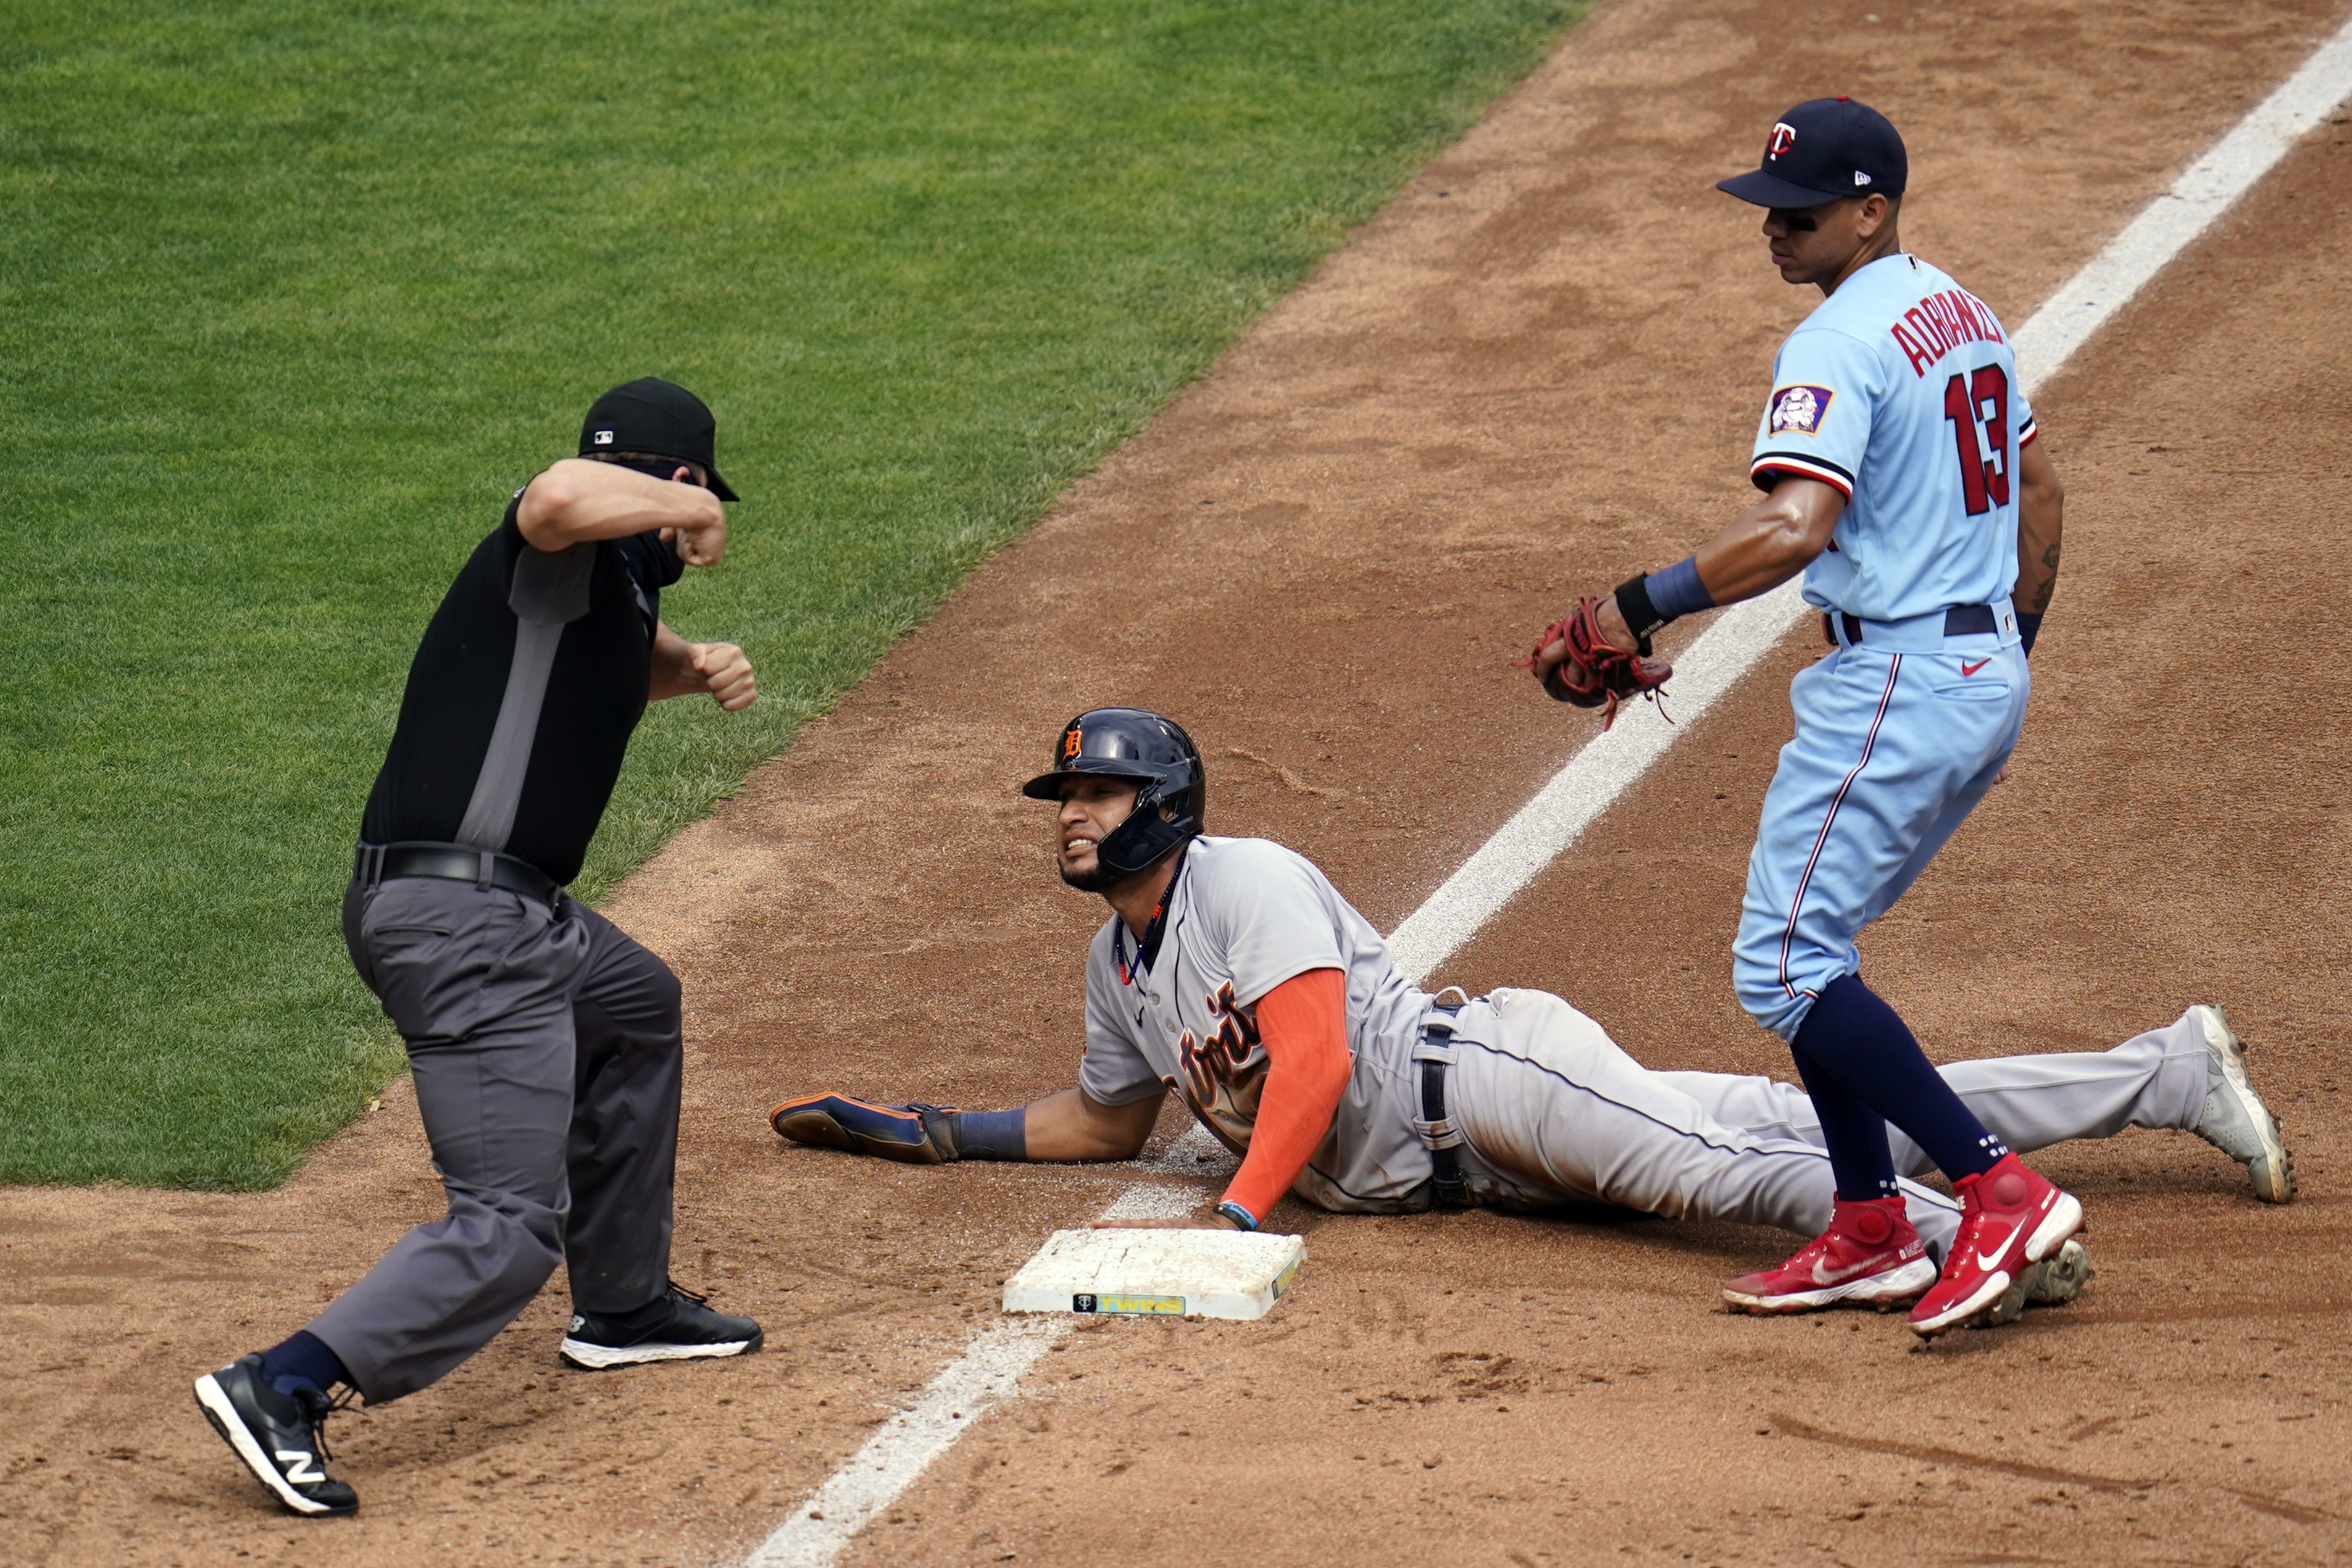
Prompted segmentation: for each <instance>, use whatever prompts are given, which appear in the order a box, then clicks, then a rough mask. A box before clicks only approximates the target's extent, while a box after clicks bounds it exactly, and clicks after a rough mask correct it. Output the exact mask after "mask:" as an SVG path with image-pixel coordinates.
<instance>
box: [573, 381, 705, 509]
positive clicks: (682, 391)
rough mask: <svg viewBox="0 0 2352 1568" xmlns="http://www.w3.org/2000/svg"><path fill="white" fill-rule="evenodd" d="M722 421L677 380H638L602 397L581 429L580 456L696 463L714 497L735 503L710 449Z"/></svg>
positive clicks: (589, 413)
mask: <svg viewBox="0 0 2352 1568" xmlns="http://www.w3.org/2000/svg"><path fill="white" fill-rule="evenodd" d="M718 434H719V421H718V420H717V419H715V418H713V417H712V416H711V413H710V410H709V407H708V406H707V405H705V404H704V403H703V401H702V399H700V398H699V397H697V396H695V395H694V394H692V393H690V392H688V391H687V389H686V388H684V387H682V386H680V385H678V384H677V383H676V382H674V381H664V380H662V379H661V378H660V377H659V376H655V375H646V376H639V377H638V378H637V379H636V380H635V381H632V382H628V383H626V384H624V385H620V386H616V387H614V388H613V390H612V391H610V392H608V393H606V394H605V395H604V396H602V397H600V398H598V399H597V400H596V402H595V404H594V405H593V406H592V407H591V408H590V409H589V410H588V417H587V418H586V419H585V420H584V421H583V422H582V424H581V426H580V455H581V456H582V457H583V458H593V457H595V456H596V455H597V454H598V453H600V452H646V453H650V454H651V455H653V456H654V457H656V458H676V459H677V461H679V462H681V463H694V464H698V465H699V466H700V468H702V471H703V472H704V473H707V474H709V476H710V493H711V494H712V495H715V496H717V497H718V498H719V500H738V499H739V498H738V497H737V496H736V494H735V491H734V489H733V487H731V486H730V485H729V484H728V482H727V481H726V480H725V479H720V478H719V462H718V459H717V458H716V457H714V456H713V455H712V447H713V444H714V443H715V442H716V440H717V438H718Z"/></svg>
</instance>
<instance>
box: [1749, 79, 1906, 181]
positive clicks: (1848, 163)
mask: <svg viewBox="0 0 2352 1568" xmlns="http://www.w3.org/2000/svg"><path fill="white" fill-rule="evenodd" d="M1910 174H1911V160H1910V159H1909V158H1908V157H1907V156H1906V155H1905V153H1904V151H1903V138H1902V137H1900V136H1897V135H1896V134H1895V127H1894V126H1893V125H1891V124H1889V123H1887V119H1886V116H1885V115H1884V114H1881V113H1879V112H1878V110H1874V109H1873V108H1871V107H1870V105H1868V104H1866V103H1856V102H1855V101H1854V100H1852V99H1850V98H1817V99H1814V100H1812V101H1811V103H1801V104H1799V105H1797V107H1796V108H1794V109H1792V110H1789V112H1788V113H1786V114H1784V115H1782V116H1780V119H1779V120H1778V121H1775V122H1774V124H1773V126H1772V133H1771V135H1769V136H1768V137H1766V138H1765V140H1764V166H1763V167H1762V168H1760V169H1758V170H1756V171H1755V172H1754V173H1753V174H1734V175H1732V176H1731V178H1729V179H1727V180H1717V182H1716V183H1715V188H1716V189H1717V190H1718V191H1724V192H1727V193H1728V194H1729V195H1735V196H1738V198H1739V199H1740V200H1741V201H1743V202H1753V203H1754V204H1755V205H1758V206H1759V207H1817V206H1819V205H1822V203H1823V202H1833V201H1836V200H1837V199H1839V198H1840V197H1841V196H1866V195H1870V194H1871V193H1872V192H1873V191H1875V192H1877V193H1878V194H1879V195H1884V196H1899V195H1902V194H1903V187H1904V184H1906V182H1907V181H1908V179H1909V177H1910Z"/></svg>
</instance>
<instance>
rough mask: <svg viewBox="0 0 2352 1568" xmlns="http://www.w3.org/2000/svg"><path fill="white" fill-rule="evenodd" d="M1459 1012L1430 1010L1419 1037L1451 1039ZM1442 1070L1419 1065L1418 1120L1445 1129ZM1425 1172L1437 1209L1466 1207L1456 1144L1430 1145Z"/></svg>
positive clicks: (1455, 1008) (1443, 1008)
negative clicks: (1429, 1177) (1419, 1093)
mask: <svg viewBox="0 0 2352 1568" xmlns="http://www.w3.org/2000/svg"><path fill="white" fill-rule="evenodd" d="M1461 1011H1462V1008H1461V1006H1460V1005H1453V1006H1448V1005H1445V1004H1444V1003H1443V1002H1440V1003H1438V1004H1436V1005H1433V1007H1431V1008H1430V1011H1429V1021H1428V1022H1427V1023H1425V1024H1423V1026H1421V1035H1422V1038H1423V1039H1428V1038H1429V1037H1432V1036H1437V1037H1441V1038H1445V1039H1451V1038H1452V1037H1453V1036H1454V1016H1455V1015H1456V1014H1458V1013H1460V1012H1461ZM1445 1068H1446V1064H1445V1063H1444V1062H1442V1061H1429V1060H1423V1063H1422V1064H1421V1119H1422V1120H1423V1121H1426V1122H1428V1123H1430V1124H1431V1125H1432V1126H1433V1127H1441V1128H1442V1127H1444V1126H1445ZM1448 1131H1451V1130H1450V1129H1449V1130H1448ZM1429 1169H1430V1176H1431V1178H1432V1180H1431V1185H1432V1188H1433V1193H1434V1195H1435V1197H1436V1199H1437V1206H1438V1207H1440V1208H1449V1209H1460V1208H1468V1207H1469V1206H1470V1189H1469V1187H1468V1185H1467V1184H1465V1182H1464V1181H1463V1180H1462V1150H1461V1147H1460V1145H1459V1144H1458V1143H1447V1144H1446V1145H1445V1146H1444V1147H1443V1148H1440V1147H1438V1146H1436V1145H1435V1144H1432V1145H1431V1147H1430V1151H1429Z"/></svg>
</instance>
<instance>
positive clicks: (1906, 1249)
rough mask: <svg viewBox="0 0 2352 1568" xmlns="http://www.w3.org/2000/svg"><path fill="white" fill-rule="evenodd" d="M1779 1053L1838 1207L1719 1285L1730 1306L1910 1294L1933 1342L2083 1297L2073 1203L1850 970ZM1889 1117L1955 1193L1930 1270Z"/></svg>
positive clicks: (1915, 1322) (1801, 1304)
mask: <svg viewBox="0 0 2352 1568" xmlns="http://www.w3.org/2000/svg"><path fill="white" fill-rule="evenodd" d="M1790 1051H1791V1052H1792V1054H1793V1055H1794V1056H1795V1058H1796V1063H1797V1071H1798V1074H1799V1076H1800V1077H1801V1078H1802V1079H1804V1082H1805V1089H1806V1092H1807V1093H1808V1094H1809V1095H1810V1096H1811V1099H1812V1101H1813V1109H1814V1110H1815V1112H1816V1113H1817V1114H1818V1115H1819V1116H1820V1117H1821V1121H1822V1141H1823V1142H1825V1143H1826V1144H1827V1145H1828V1147H1829V1154H1830V1168H1831V1171H1832V1173H1833V1175H1834V1177H1835V1179H1836V1182H1837V1203H1836V1206H1835V1208H1834V1209H1833V1210H1832V1216H1831V1220H1830V1227H1829V1229H1828V1230H1826V1231H1824V1232H1823V1233H1822V1235H1821V1236H1819V1237H1816V1238H1814V1239H1813V1240H1812V1241H1811V1242H1809V1243H1807V1244H1806V1245H1805V1246H1804V1247H1801V1248H1800V1249H1798V1251H1797V1252H1796V1254H1795V1255H1794V1256H1792V1257H1791V1258H1790V1259H1789V1260H1788V1261H1787V1262H1786V1263H1783V1264H1782V1265H1780V1268H1773V1269H1766V1270H1763V1271H1761V1272H1759V1273H1756V1274H1747V1275H1742V1276H1741V1277H1740V1278H1738V1279H1733V1280H1729V1281H1727V1283H1726V1284H1725V1285H1724V1287H1723V1295H1724V1300H1726V1301H1727V1303H1729V1304H1730V1305H1731V1306H1733V1307H1735V1308H1738V1309H1741V1310H1747V1311H1752V1312H1801V1311H1809V1310H1812V1309H1814V1308H1817V1307H1826V1306H1833V1305H1836V1304H1838V1303H1840V1302H1845V1301H1854V1302H1864V1303H1868V1304H1871V1305H1874V1306H1879V1307H1882V1308H1883V1307H1887V1306H1892V1305H1894V1304H1895V1303H1896V1302H1898V1301H1902V1300H1909V1299H1910V1298H1911V1297H1913V1296H1917V1297H1918V1298H1919V1300H1918V1302H1917V1304H1916V1306H1914V1307H1913V1309H1912V1311H1911V1327H1912V1329H1913V1330H1914V1331H1916V1332H1917V1333H1919V1334H1921V1335H1922V1336H1926V1337H1933V1336H1934V1335H1937V1334H1940V1333H1943V1332H1945V1331H1948V1330H1950V1329H1955V1328H1960V1327H1963V1326H1969V1327H1981V1326H1986V1325H1990V1324H1994V1323H2004V1322H2008V1321H2011V1319H2013V1318H2015V1317H2016V1316H2017V1315H2018V1314H2019V1313H2020V1312H2021V1311H2022V1310H2024V1308H2025V1304H2026V1303H2027V1302H2028V1301H2042V1302H2059V1301H2071V1300H2074V1298H2075V1297H2076V1296H2077V1295H2079V1294H2081V1292H2082V1289H2083V1285H2084V1281H2086V1280H2087V1279H2089V1278H2090V1276H2091V1268H2090V1260H2089V1258H2088V1255H2087V1254H2085V1252H2084V1249H2083V1246H2082V1244H2081V1243H2080V1242H2078V1241H2075V1240H2074V1236H2075V1235H2076V1233H2077V1232H2079V1231H2080V1230H2081V1229H2082V1228H2083V1205H2081V1204H2080V1203H2078V1202H2077V1201H2076V1200H2075V1199H2074V1197H2073V1196H2072V1195H2070V1194H2067V1193H2064V1192H2062V1191H2061V1190H2059V1188H2058V1187H2056V1186H2055V1185H2053V1184H2051V1183H2050V1182H2049V1181H2047V1180H2045V1179H2043V1178H2042V1176H2041V1175H2039V1174H2037V1173H2034V1172H2033V1171H2032V1170H2029V1169H2028V1168H2027V1167H2026V1165H2025V1164H2024V1163H2023V1162H2021V1161H2020V1160H2019V1159H2018V1157H2017V1156H2016V1155H2015V1154H2014V1153H2012V1152H2010V1149H2009V1147H2008V1145H2006V1144H2005V1143H2003V1142H2001V1141H2000V1139H1998V1138H1996V1137H1994V1136H1993V1135H1992V1134H1991V1133H1990V1132H1989V1131H1986V1130H1985V1128H1984V1124H1983V1123H1981V1122H1979V1121H1978V1120H1977V1119H1976V1117H1975V1116H1974V1115H1972V1114H1971V1113H1970V1112H1969V1109H1968V1107H1967V1106H1965V1105H1963V1104H1962V1103H1961V1102H1960V1098H1959V1096H1958V1095H1957V1094H1955V1093H1953V1092H1952V1089H1951V1086H1950V1085H1949V1084H1947V1083H1946V1082H1945V1081H1944V1080H1943V1079H1942V1077H1941V1076H1940V1075H1938V1074H1937V1071H1936V1069H1935V1068H1934V1067H1932V1066H1931V1065H1929V1063H1928V1061H1927V1053H1925V1052H1924V1051H1922V1050H1920V1048H1919V1043H1918V1041H1917V1040H1916V1039H1915V1038H1913V1037H1912V1034H1911V1031H1910V1029H1909V1028H1908V1027H1907V1026H1905V1024H1904V1022H1903V1020H1902V1018H1901V1017H1900V1016H1898V1015H1897V1014H1896V1013H1895V1009H1894V1008H1892V1007H1890V1006H1888V1005H1886V1004H1885V1001H1883V1000H1881V999H1880V997H1879V996H1878V995H1877V994H1876V993H1874V992H1873V991H1872V990H1871V989H1870V987H1869V986H1867V985H1864V984H1863V983H1862V979H1861V977H1860V976H1859V975H1853V974H1846V975H1841V976H1839V977H1838V978H1837V979H1836V980H1833V981H1832V982H1831V983H1830V984H1827V985H1825V986H1823V987H1822V994H1821V995H1820V996H1819V997H1817V998H1816V999H1815V1000H1814V1003H1813V1005H1812V1007H1811V1010H1810V1011H1808V1012H1807V1013H1806V1015H1805V1021H1804V1023H1803V1024H1802V1025H1801V1026H1800V1027H1799V1028H1798V1030H1797V1036H1796V1038H1795V1039H1793V1040H1791V1041H1790ZM1890 1112H1893V1113H1895V1114H1892V1115H1891V1114H1890ZM1897 1115H1899V1117H1900V1120H1899V1121H1897V1120H1896V1117H1897ZM1888 1121H1895V1122H1896V1125H1898V1126H1900V1127H1901V1128H1902V1129H1903V1131H1905V1132H1906V1133H1908V1134H1910V1136H1911V1138H1912V1140H1913V1142H1916V1143H1917V1144H1918V1145H1919V1147H1920V1148H1921V1149H1922V1150H1923V1151H1925V1152H1926V1153H1927V1157H1928V1158H1929V1159H1930V1160H1933V1161H1934V1162H1935V1163H1936V1164H1937V1167H1938V1168H1939V1169H1941V1170H1942V1171H1943V1172H1944V1173H1945V1174H1946V1175H1948V1176H1949V1177H1950V1178H1951V1179H1952V1188H1953V1192H1954V1194H1955V1195H1956V1196H1958V1198H1959V1200H1960V1226H1959V1234H1958V1237H1956V1238H1955V1239H1954V1241H1953V1243H1952V1248H1951V1252H1950V1254H1949V1256H1948V1257H1947V1258H1945V1259H1944V1260H1943V1267H1942V1268H1941V1269H1940V1270H1938V1269H1937V1267H1936V1265H1935V1264H1934V1262H1933V1261H1932V1260H1930V1259H1929V1258H1927V1249H1926V1247H1925V1246H1924V1245H1923V1244H1922V1243H1921V1242H1920V1239H1919V1235H1918V1232H1917V1231H1916V1229H1914V1228H1913V1227H1912V1225H1911V1223H1910V1221H1909V1220H1908V1219H1907V1218H1906V1216H1905V1214H1904V1205H1903V1199H1902V1197H1901V1196H1900V1194H1899V1193H1898V1190H1897V1188H1896V1186H1895V1165H1894V1161H1893V1160H1892V1158H1891V1157H1890V1156H1889V1154H1888V1152H1887V1147H1886V1123H1887V1122H1888ZM1922 1292H1924V1294H1922Z"/></svg>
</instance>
